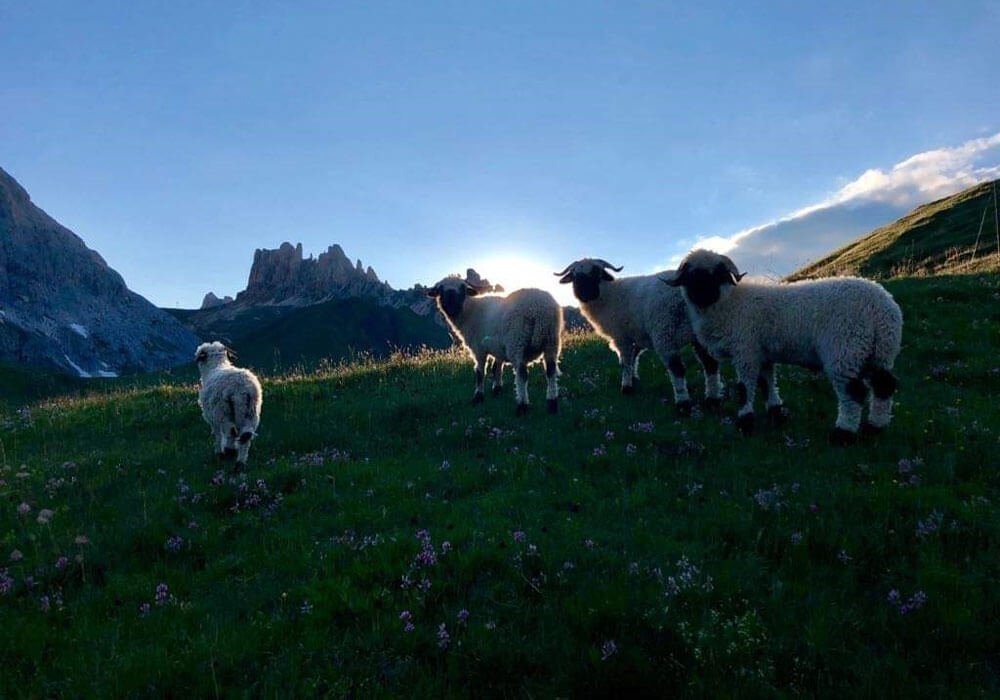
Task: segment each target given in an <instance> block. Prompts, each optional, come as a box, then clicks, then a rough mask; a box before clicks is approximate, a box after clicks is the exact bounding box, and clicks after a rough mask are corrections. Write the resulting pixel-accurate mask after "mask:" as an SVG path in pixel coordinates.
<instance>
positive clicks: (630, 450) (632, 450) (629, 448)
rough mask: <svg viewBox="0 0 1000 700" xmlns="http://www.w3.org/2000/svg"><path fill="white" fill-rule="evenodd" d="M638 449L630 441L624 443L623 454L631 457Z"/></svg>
mask: <svg viewBox="0 0 1000 700" xmlns="http://www.w3.org/2000/svg"><path fill="white" fill-rule="evenodd" d="M638 449H639V448H637V447H636V446H635V445H633V444H632V443H631V442H630V443H629V444H627V445H625V454H627V455H628V456H629V457H632V456H633V455H635V453H636V452H637V451H638Z"/></svg>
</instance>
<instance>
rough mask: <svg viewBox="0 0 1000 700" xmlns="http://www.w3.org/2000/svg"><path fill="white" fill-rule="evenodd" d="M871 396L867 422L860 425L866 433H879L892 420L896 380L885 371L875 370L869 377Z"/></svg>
mask: <svg viewBox="0 0 1000 700" xmlns="http://www.w3.org/2000/svg"><path fill="white" fill-rule="evenodd" d="M870 381H871V389H872V392H871V396H870V398H869V403H868V420H867V421H865V423H864V425H862V429H863V430H864V431H865V432H866V433H880V432H882V430H883V429H884V428H885V427H886V426H887V425H889V421H891V420H892V395H893V394H894V393H895V392H896V378H895V377H894V376H892V373H891V372H889V371H888V370H885V369H876V370H874V371H873V372H872V377H871V380H870Z"/></svg>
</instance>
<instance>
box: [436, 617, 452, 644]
mask: <svg viewBox="0 0 1000 700" xmlns="http://www.w3.org/2000/svg"><path fill="white" fill-rule="evenodd" d="M437 638H438V647H440V648H441V649H447V648H448V646H449V645H450V644H451V635H450V634H448V627H447V625H445V623H443V622H442V623H441V624H440V625H438V631H437Z"/></svg>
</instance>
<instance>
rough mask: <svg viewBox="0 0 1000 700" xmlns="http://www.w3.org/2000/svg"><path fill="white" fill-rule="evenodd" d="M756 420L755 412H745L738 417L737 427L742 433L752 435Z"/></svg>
mask: <svg viewBox="0 0 1000 700" xmlns="http://www.w3.org/2000/svg"><path fill="white" fill-rule="evenodd" d="M754 422H755V421H754V417H753V414H752V413H745V414H743V415H742V416H739V417H738V418H737V419H736V429H737V430H739V431H740V435H744V436H746V437H750V436H751V435H753V429H754Z"/></svg>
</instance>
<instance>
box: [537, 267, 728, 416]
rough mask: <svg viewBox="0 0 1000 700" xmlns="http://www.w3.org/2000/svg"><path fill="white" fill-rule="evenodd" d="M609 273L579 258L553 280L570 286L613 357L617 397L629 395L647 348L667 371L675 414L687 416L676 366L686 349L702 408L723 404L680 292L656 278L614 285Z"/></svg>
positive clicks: (715, 371) (712, 363)
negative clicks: (700, 382) (696, 368)
mask: <svg viewBox="0 0 1000 700" xmlns="http://www.w3.org/2000/svg"><path fill="white" fill-rule="evenodd" d="M609 268H610V269H611V270H614V271H615V272H621V270H622V268H621V267H615V266H614V265H611V264H610V263H608V262H606V261H604V260H600V259H593V258H584V259H583V260H577V261H576V262H574V263H571V264H570V265H568V266H567V267H566V269H565V270H563V271H562V272H557V273H555V274H556V276H559V277H562V279H560V280H559V281H560V282H561V283H562V284H569V283H571V282H572V283H573V294H574V295H575V296H576V298H577V300H578V301H579V302H580V311H582V312H583V315H584V316H585V317H586V318H587V320H588V321H590V323H591V325H592V326H593V327H594V330H596V331H597V333H598V334H600V335H601V336H602V337H604V338H605V339H606V340H607V341H608V345H610V347H611V349H612V350H614V351H615V353H616V354H617V355H618V359H619V362H620V364H621V373H622V381H621V390H622V393H623V394H631V393H632V392H633V391H634V387H635V383H636V381H637V380H638V379H639V356H640V355H641V354H642V353H643V352H644V351H645V350H647V349H649V348H652V349H653V352H655V353H656V354H657V356H658V357H659V358H660V361H661V362H663V364H664V366H665V367H666V368H667V369H668V370H669V376H670V382H671V384H672V385H673V390H674V403H675V404H676V405H677V408H678V409H679V410H680V411H682V412H686V411H688V410H690V408H691V396H690V394H688V388H687V381H686V380H685V378H684V373H685V367H684V362H683V360H681V351H682V350H683V349H684V346H685V345H688V344H689V343H690V344H691V345H692V347H693V348H694V352H695V357H697V358H698V362H699V363H700V364H701V366H702V370H703V371H704V373H705V404H706V405H707V406H711V407H718V406H719V405H720V404H721V403H722V381H721V379H720V377H719V363H718V362H717V361H716V359H715V358H714V357H712V356H711V354H709V353H708V352H707V351H706V350H705V348H704V347H702V345H701V344H700V343H699V342H698V340H697V338H695V335H694V331H693V330H692V329H691V322H690V321H688V317H687V311H686V310H685V307H684V298H683V297H682V296H681V293H680V291H679V290H676V289H671V288H670V287H666V286H664V285H663V284H661V283H660V280H659V279H658V277H657V276H656V275H641V276H634V277H619V278H618V279H615V278H614V277H612V276H611V275H610V274H609V273H608V269H609Z"/></svg>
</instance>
